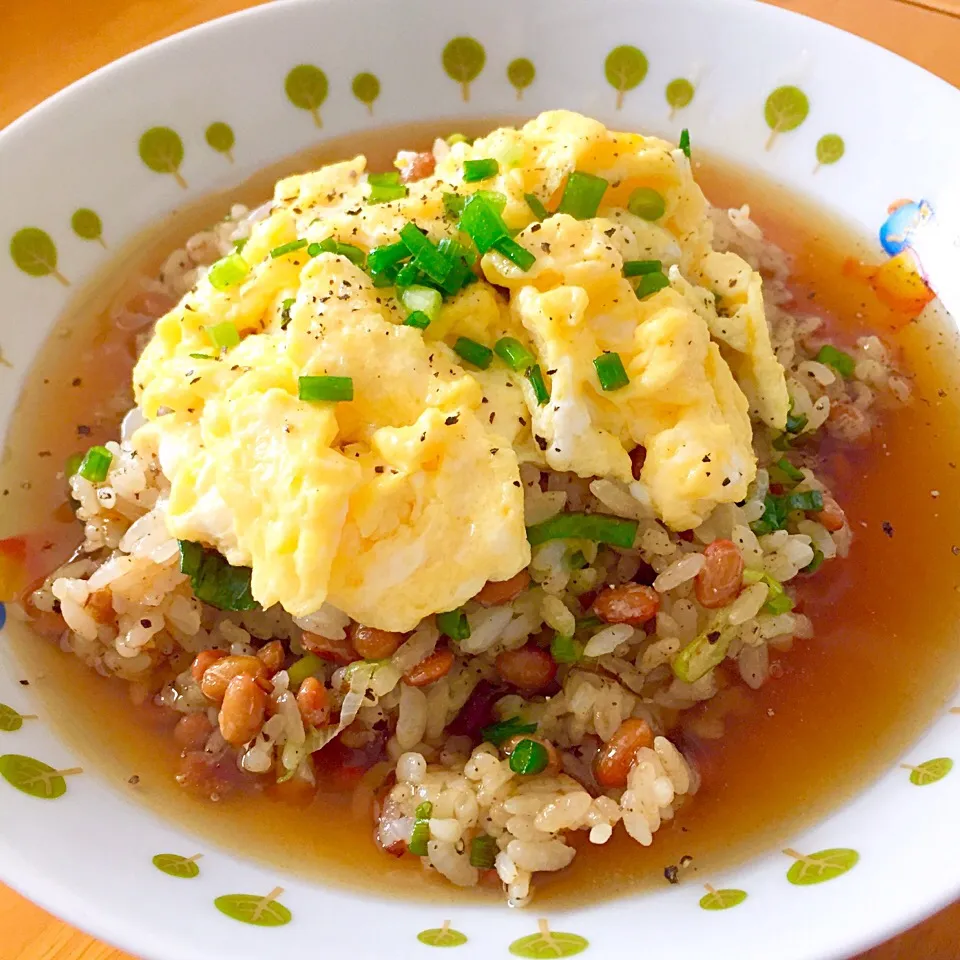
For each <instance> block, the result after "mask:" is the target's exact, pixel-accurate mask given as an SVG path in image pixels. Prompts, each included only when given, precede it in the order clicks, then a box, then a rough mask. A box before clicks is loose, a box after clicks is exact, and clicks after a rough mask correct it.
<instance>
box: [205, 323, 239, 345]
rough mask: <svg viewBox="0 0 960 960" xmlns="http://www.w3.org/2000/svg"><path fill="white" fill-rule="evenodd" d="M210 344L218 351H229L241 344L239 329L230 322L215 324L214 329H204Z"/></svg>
mask: <svg viewBox="0 0 960 960" xmlns="http://www.w3.org/2000/svg"><path fill="white" fill-rule="evenodd" d="M203 329H204V330H205V331H206V334H207V336H208V337H209V338H210V342H211V343H212V344H213V345H214V346H215V347H216V348H217V349H218V350H229V349H230V348H231V347H235V346H236V345H237V344H238V343H239V342H240V334H239V333H238V332H237V328H236V327H235V326H234V325H233V324H232V323H231V322H230V321H229V320H224V321H223V322H222V323H215V324H214V325H213V326H212V327H204V328H203Z"/></svg>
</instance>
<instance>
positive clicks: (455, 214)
mask: <svg viewBox="0 0 960 960" xmlns="http://www.w3.org/2000/svg"><path fill="white" fill-rule="evenodd" d="M442 199H443V211H444V213H445V214H446V215H447V216H448V217H450V218H451V219H452V220H457V219H459V217H460V214H461V213H463V205H464V204H465V203H466V202H467V198H466V197H461V196H460V194H459V193H445V194H444V195H443V197H442Z"/></svg>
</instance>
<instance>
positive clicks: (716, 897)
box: [700, 883, 747, 910]
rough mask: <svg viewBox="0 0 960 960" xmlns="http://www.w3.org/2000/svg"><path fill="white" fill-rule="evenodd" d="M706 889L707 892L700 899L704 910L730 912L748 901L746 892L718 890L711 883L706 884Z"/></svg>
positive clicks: (730, 889) (729, 889)
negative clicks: (732, 908)
mask: <svg viewBox="0 0 960 960" xmlns="http://www.w3.org/2000/svg"><path fill="white" fill-rule="evenodd" d="M704 887H705V888H706V890H707V892H706V893H705V894H704V895H703V896H702V897H701V898H700V906H701V908H702V909H704V910H729V909H730V908H731V907H736V906H739V905H740V904H741V903H743V901H744V900H746V899H747V892H746V890H735V889H732V888H728V889H725V890H716V889H714V888H713V887H711V886H710V884H709V883H705V884H704Z"/></svg>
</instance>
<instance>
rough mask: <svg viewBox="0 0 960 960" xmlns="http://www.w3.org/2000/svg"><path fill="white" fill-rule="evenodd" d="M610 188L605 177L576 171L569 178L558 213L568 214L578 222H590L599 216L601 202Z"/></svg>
mask: <svg viewBox="0 0 960 960" xmlns="http://www.w3.org/2000/svg"><path fill="white" fill-rule="evenodd" d="M608 186H609V184H608V182H607V181H606V180H604V179H603V177H595V176H594V175H593V174H592V173H583V172H581V171H579V170H574V171H573V173H571V174H570V176H569V177H568V178H567V185H566V187H564V189H563V196H562V197H561V198H560V205H559V206H558V207H557V213H567V214H569V215H570V216H571V217H576V219H577V220H589V219H590V217H595V216H596V215H597V210H598V209H599V207H600V201H601V200H602V199H603V195H604V193H606V191H607V187H608Z"/></svg>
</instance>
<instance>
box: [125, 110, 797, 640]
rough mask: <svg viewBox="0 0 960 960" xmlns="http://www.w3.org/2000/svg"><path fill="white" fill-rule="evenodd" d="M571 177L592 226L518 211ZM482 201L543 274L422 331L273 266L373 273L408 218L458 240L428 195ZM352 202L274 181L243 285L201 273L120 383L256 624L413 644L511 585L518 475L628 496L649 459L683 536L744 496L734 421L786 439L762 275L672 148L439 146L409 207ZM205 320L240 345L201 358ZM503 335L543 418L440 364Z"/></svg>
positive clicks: (321, 278)
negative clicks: (286, 621) (652, 195)
mask: <svg viewBox="0 0 960 960" xmlns="http://www.w3.org/2000/svg"><path fill="white" fill-rule="evenodd" d="M484 158H493V159H496V160H497V161H498V164H499V172H498V173H497V175H496V176H495V177H492V178H490V179H487V180H484V181H482V182H480V183H465V182H464V180H463V169H464V167H463V165H464V161H465V160H469V159H484ZM575 170H576V171H581V172H586V173H590V174H594V175H596V176H599V177H603V178H604V179H605V180H607V181H608V183H609V186H608V187H607V189H606V191H605V193H604V196H603V199H602V202H601V205H600V208H599V210H598V211H597V215H596V216H594V217H591V218H589V219H583V220H578V219H575V218H574V217H572V216H569V215H567V214H560V213H558V214H555V215H553V216H550V217H548V218H547V219H546V220H545V221H544V222H542V223H541V222H539V221H538V220H537V219H536V218H535V216H534V215H533V213H532V210H531V208H530V206H529V204H528V202H527V200H526V199H525V195H528V194H533V195H534V196H536V197H537V198H538V199H540V200H541V202H543V203H544V204H545V205H546V206H547V208H548V209H551V210H554V209H556V207H557V204H558V202H559V201H560V198H561V196H562V194H563V190H564V186H565V184H566V181H567V178H568V177H569V175H570V174H571V173H572V172H574V171H575ZM641 186H643V187H651V188H653V189H655V190H656V191H657V192H658V193H659V194H660V195H661V196H662V198H663V201H664V212H663V214H662V216H660V217H658V218H657V219H656V220H655V221H654V222H651V221H648V220H646V219H643V218H641V217H639V216H636V215H634V214H633V213H630V212H629V210H628V209H627V201H628V198H629V197H630V195H631V194H632V192H633V191H634V190H635V189H636V188H637V187H641ZM477 189H483V190H487V191H493V192H496V193H499V194H501V195H502V196H503V197H504V198H505V199H506V204H505V207H504V209H503V213H502V217H503V221H504V222H505V223H506V225H507V226H508V227H509V228H510V229H511V230H513V231H517V232H516V235H515V240H516V242H517V243H518V244H519V245H520V246H521V247H523V248H524V249H525V250H527V251H529V252H530V253H531V254H532V255H533V256H534V257H535V258H536V259H535V262H534V263H533V264H532V266H530V267H529V269H527V270H523V269H521V268H520V267H518V266H516V265H515V264H514V263H513V262H511V260H510V259H508V258H507V257H505V256H504V255H502V254H501V253H497V252H495V251H490V252H487V253H486V254H485V255H484V256H483V257H482V259H481V260H480V261H479V265H478V271H479V282H476V283H473V284H471V285H469V286H466V287H464V288H463V289H462V290H460V291H459V292H458V293H456V294H455V295H453V296H449V297H447V298H446V299H445V301H444V303H443V306H442V307H441V308H440V311H439V314H438V315H437V316H436V317H435V318H434V320H433V321H432V322H431V323H430V325H429V326H428V327H427V328H426V329H424V330H421V329H418V328H416V327H412V326H407V325H404V324H403V320H404V317H405V316H406V311H405V310H404V309H403V308H401V307H400V306H399V304H398V302H397V300H396V295H395V294H396V292H395V290H394V289H393V288H390V287H377V286H374V284H373V282H372V281H371V279H370V277H369V276H368V275H367V274H366V273H365V272H364V271H363V270H362V269H360V267H358V266H356V265H355V264H354V263H353V262H351V260H350V259H348V258H347V257H346V256H342V255H338V254H334V253H326V252H324V253H320V254H319V255H317V256H310V255H309V253H308V252H307V250H306V249H305V248H304V247H300V248H299V249H297V250H294V251H291V252H289V253H287V254H283V255H279V256H271V251H272V250H275V249H276V248H277V247H279V246H282V245H284V244H288V243H291V242H292V241H297V240H303V239H305V240H307V241H309V242H320V241H323V240H326V239H327V238H330V237H332V238H333V239H335V240H337V241H339V242H341V243H349V244H352V245H354V246H356V247H359V248H361V249H362V250H364V251H370V250H371V249H374V248H376V247H380V246H384V245H386V244H390V243H395V242H396V241H397V239H398V236H399V233H400V230H401V229H402V228H403V226H404V225H405V224H407V223H409V222H411V221H413V222H414V223H415V224H416V225H417V226H419V227H420V228H421V229H422V230H423V231H425V233H426V234H427V236H428V237H429V238H430V239H431V240H432V241H433V242H434V243H436V242H438V241H440V240H441V239H442V238H444V237H452V238H457V237H458V231H457V223H456V220H455V219H452V218H451V217H450V216H449V215H448V213H447V211H446V210H445V206H444V194H445V193H446V194H449V193H454V194H458V195H460V196H468V195H469V194H471V193H472V192H473V191H475V190H477ZM369 192H370V186H369V184H368V181H367V175H366V169H365V159H364V158H363V157H356V158H354V159H353V160H349V161H346V162H344V163H338V164H333V165H331V166H328V167H324V168H323V169H321V170H318V171H316V172H313V173H308V174H305V175H303V176H297V177H290V178H288V179H286V180H282V181H280V182H279V183H278V184H277V186H276V192H275V196H274V201H273V204H272V207H271V210H270V213H269V215H268V216H267V217H266V218H265V219H264V220H262V221H260V222H258V223H256V224H255V225H254V227H253V229H252V233H251V236H250V239H249V240H248V242H247V243H246V245H245V246H244V248H243V251H242V258H243V261H244V263H245V264H246V265H247V267H248V272H246V274H245V276H243V277H242V278H241V279H239V281H238V282H235V283H234V284H232V285H229V286H226V288H220V287H223V284H218V286H216V287H215V286H214V285H213V284H212V283H211V280H210V277H209V276H207V277H204V278H203V279H201V280H200V281H199V283H198V284H197V286H196V288H195V289H194V290H193V291H191V292H190V293H188V294H187V295H186V296H185V297H184V298H183V300H182V301H181V302H180V304H178V305H177V306H176V307H175V308H174V309H173V310H171V311H170V313H168V314H167V315H166V316H164V317H163V318H161V319H160V320H159V321H158V323H157V325H156V330H155V333H154V336H153V338H152V340H151V341H150V343H149V344H148V345H147V347H146V349H145V350H144V352H143V354H142V356H141V358H140V360H139V362H138V364H137V367H136V369H135V371H134V386H135V391H136V398H137V402H138V405H139V406H140V408H141V410H142V412H143V414H144V415H145V417H146V419H147V421H148V423H147V424H146V426H144V427H142V428H141V430H140V431H139V432H138V434H137V437H136V442H137V443H138V444H143V445H149V446H151V447H152V448H153V449H156V450H157V452H158V455H159V459H160V464H161V468H162V469H163V472H164V474H165V475H166V476H167V478H168V479H169V481H170V484H171V492H170V499H169V505H168V511H167V523H168V526H169V528H170V531H171V533H172V534H173V535H175V536H177V537H179V538H181V539H189V540H198V541H201V542H203V543H206V544H209V545H210V546H212V547H214V548H216V549H217V550H219V551H220V552H221V553H222V554H223V555H224V556H225V557H226V558H227V560H228V561H229V562H230V563H232V564H235V565H244V566H250V567H251V568H252V571H253V572H252V581H251V586H252V591H253V595H254V597H255V598H256V599H257V600H258V601H259V602H260V603H261V604H263V605H264V606H270V605H271V604H274V603H280V604H282V605H283V607H284V608H285V609H287V610H288V611H289V612H290V613H292V614H294V615H295V616H304V615H307V614H310V613H312V612H314V611H316V610H317V609H319V608H320V606H321V605H322V604H324V603H330V604H332V605H334V606H336V607H338V608H339V609H341V610H343V611H344V612H346V613H347V614H349V615H350V616H351V617H352V618H354V619H356V620H358V621H360V622H362V623H366V624H368V625H371V626H375V627H380V628H383V629H388V630H409V629H412V628H413V627H414V626H415V625H416V624H417V623H418V622H419V621H420V620H421V619H422V618H423V617H424V616H427V615H429V614H431V613H434V612H437V611H442V610H450V609H453V608H455V607H457V606H459V605H461V604H462V603H464V602H465V601H466V600H468V599H469V598H470V597H472V596H473V595H474V594H476V593H477V591H479V589H480V588H481V587H482V586H483V584H484V583H485V582H486V581H488V580H504V579H507V578H509V577H511V576H513V575H514V574H515V573H517V572H518V571H519V570H521V569H523V568H524V567H525V566H527V564H528V563H529V561H530V548H529V545H528V543H527V539H526V532H525V527H524V517H523V489H522V485H521V483H520V479H519V467H520V464H522V463H525V462H532V463H536V464H538V465H540V466H542V467H549V468H551V469H553V470H559V471H572V472H574V473H576V474H578V475H579V476H582V477H609V478H613V479H619V480H621V481H624V482H631V481H633V479H634V477H633V474H632V466H631V457H630V453H631V451H632V450H633V449H634V448H635V447H637V446H642V447H644V448H645V450H646V459H645V462H644V465H643V468H642V473H641V481H642V482H643V483H644V484H645V485H646V487H647V489H648V492H649V496H650V500H651V502H652V504H653V505H654V507H655V508H656V510H657V511H658V513H659V515H660V516H661V517H662V518H663V520H664V521H665V522H666V523H667V524H669V525H670V526H672V527H674V528H676V529H686V528H689V527H693V526H696V525H697V524H699V523H700V522H701V521H702V520H703V519H705V517H706V516H707V515H708V514H709V512H710V511H711V510H712V509H713V507H714V506H716V505H717V504H719V503H724V502H732V501H737V500H741V499H743V498H744V497H745V496H746V492H747V485H748V484H749V483H750V481H751V480H752V479H753V477H754V474H755V471H756V460H755V457H754V453H753V449H752V442H751V441H752V428H751V423H750V415H751V413H752V414H753V416H754V417H755V418H756V419H758V420H761V421H763V422H765V423H767V424H769V425H771V426H773V427H775V428H778V429H782V428H783V425H784V421H785V419H786V416H787V407H788V397H787V392H786V386H785V382H784V374H783V370H782V368H781V367H780V365H779V363H778V362H777V360H776V357H775V356H774V354H773V352H772V349H771V347H770V340H769V336H768V333H767V327H766V322H765V319H764V313H763V300H762V291H761V280H760V277H759V275H758V274H757V273H756V272H755V271H753V270H752V269H751V268H750V267H749V265H748V264H746V263H745V262H744V261H743V260H742V259H740V258H739V257H737V256H736V255H734V254H731V253H718V252H716V251H714V250H713V249H712V247H711V227H710V221H709V219H708V217H707V207H706V202H705V200H704V198H703V195H702V194H701V192H700V190H699V188H698V187H697V185H696V183H695V182H694V180H693V177H692V173H691V169H690V163H689V160H688V159H687V157H686V156H685V155H684V154H683V153H682V152H681V151H680V150H678V149H675V148H674V147H672V146H671V145H670V144H668V143H666V142H664V141H661V140H657V139H653V138H649V137H643V136H639V135H636V134H626V133H616V132H612V131H608V130H607V129H605V128H604V127H603V126H602V125H601V124H599V123H597V122H595V121H593V120H589V119H587V118H585V117H582V116H579V115H577V114H573V113H568V112H564V111H556V112H551V113H545V114H542V115H541V116H540V117H537V118H536V119H535V120H532V121H531V122H530V123H528V124H526V125H525V126H524V127H523V128H521V129H519V130H514V129H501V130H496V131H494V132H493V133H491V134H490V135H489V136H487V137H484V138H482V139H479V140H477V141H475V142H474V143H473V144H472V145H470V144H467V143H457V144H455V145H454V146H453V147H451V148H450V149H449V151H448V152H447V153H446V155H445V156H443V157H441V158H439V159H438V162H437V164H436V169H435V171H434V173H433V174H432V175H431V176H428V177H427V178H425V179H423V180H420V181H418V182H416V183H412V184H410V185H409V191H408V194H407V196H405V197H402V198H400V199H396V200H392V201H390V202H386V203H378V204H371V203H370V202H369V201H368V196H369ZM459 239H460V240H461V241H463V236H462V235H459ZM626 260H659V261H661V263H662V268H663V271H664V272H665V273H666V275H667V277H668V278H669V281H670V283H669V285H667V286H665V287H664V288H663V289H660V290H659V291H657V292H655V293H653V294H652V295H650V296H647V297H645V298H643V299H640V298H639V297H638V296H637V294H636V293H635V291H634V286H633V283H632V282H631V280H630V279H629V278H626V277H624V275H623V263H624V261H626ZM222 324H229V325H230V326H231V327H232V328H233V329H234V330H235V331H236V333H237V335H238V339H239V342H238V343H235V344H234V345H232V346H229V347H228V348H226V349H216V348H215V347H214V345H213V344H212V342H211V334H210V329H211V328H214V327H217V328H218V329H222V328H221V327H220V326H219V325H222ZM504 336H509V337H513V338H516V339H517V340H519V341H520V342H521V343H522V344H524V345H525V346H526V347H527V348H528V349H529V350H530V352H531V353H532V354H534V356H535V357H536V358H537V362H538V363H539V365H540V367H541V369H542V371H543V373H544V379H545V382H546V386H547V388H548V390H549V393H550V399H549V401H548V402H547V403H546V404H543V405H539V404H538V402H537V398H536V395H535V393H534V389H533V387H532V385H531V383H530V381H529V380H528V378H527V377H525V376H524V375H523V374H522V373H520V372H515V371H513V370H511V369H510V368H509V367H508V366H507V365H506V364H505V363H503V362H502V361H501V360H499V359H498V358H494V360H493V362H492V363H491V364H490V365H489V367H487V368H486V369H482V370H481V369H476V368H474V367H473V366H471V365H470V364H468V363H465V362H464V361H463V360H462V359H461V357H460V356H459V355H458V354H457V353H456V352H454V350H453V349H452V347H453V345H454V344H455V342H456V341H457V339H458V338H459V337H467V338H469V339H471V340H473V341H475V342H477V343H479V344H483V345H486V346H489V347H492V346H493V345H494V344H495V343H496V341H497V340H498V339H500V338H501V337H504ZM605 351H614V352H616V353H618V354H619V356H620V358H621V360H622V363H623V366H624V369H625V370H626V373H627V375H628V377H629V383H628V384H627V385H626V386H624V387H623V388H622V389H619V390H614V391H604V390H603V389H601V386H600V384H599V381H598V377H597V371H596V369H595V368H594V364H593V361H594V359H595V358H596V357H598V356H599V355H601V354H602V353H604V352H605ZM322 375H326V376H341V377H350V378H351V379H352V382H353V399H352V400H349V401H345V402H339V403H333V402H311V401H307V400H301V399H299V397H298V382H299V378H300V377H309V376H322Z"/></svg>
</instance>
